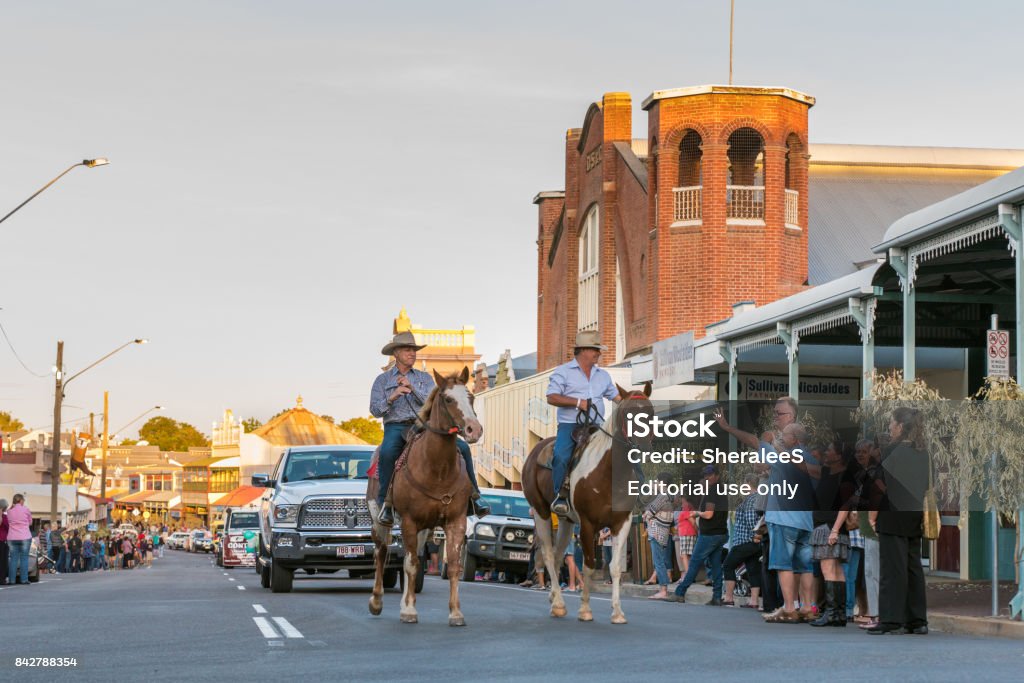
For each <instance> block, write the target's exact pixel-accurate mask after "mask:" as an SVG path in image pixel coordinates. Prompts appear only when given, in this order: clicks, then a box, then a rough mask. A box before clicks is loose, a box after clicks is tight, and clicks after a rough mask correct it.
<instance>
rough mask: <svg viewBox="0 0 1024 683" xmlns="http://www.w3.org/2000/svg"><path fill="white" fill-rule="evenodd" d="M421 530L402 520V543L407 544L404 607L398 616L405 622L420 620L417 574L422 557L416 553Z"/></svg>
mask: <svg viewBox="0 0 1024 683" xmlns="http://www.w3.org/2000/svg"><path fill="white" fill-rule="evenodd" d="M419 533H420V530H419V529H418V528H416V525H415V524H414V523H413V522H407V521H406V520H404V519H403V520H402V543H403V545H405V560H404V562H403V569H404V570H405V590H403V591H402V607H401V609H400V610H399V613H398V618H399V619H400V620H401V622H402V623H403V624H415V623H416V622H418V621H419V616H418V615H417V613H416V574H418V573H419V568H420V558H419V556H418V555H417V554H416V548H417V546H418V545H419Z"/></svg>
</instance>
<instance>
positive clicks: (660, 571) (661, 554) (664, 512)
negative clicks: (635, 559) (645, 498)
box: [643, 474, 673, 600]
mask: <svg viewBox="0 0 1024 683" xmlns="http://www.w3.org/2000/svg"><path fill="white" fill-rule="evenodd" d="M658 479H659V480H660V481H661V483H663V484H668V483H670V482H671V475H668V474H660V475H658ZM643 518H644V521H645V522H646V523H647V540H648V542H649V543H650V545H651V557H652V559H653V560H654V573H655V580H656V581H657V583H658V592H657V593H655V594H654V595H651V596H648V599H649V600H666V599H668V584H669V575H668V573H669V571H670V570H671V569H672V519H673V515H672V498H671V497H670V496H666V495H660V496H657V497H655V498H654V500H652V501H651V502H650V503H649V504H648V505H647V508H646V509H645V510H644V515H643Z"/></svg>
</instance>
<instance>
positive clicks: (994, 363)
mask: <svg viewBox="0 0 1024 683" xmlns="http://www.w3.org/2000/svg"><path fill="white" fill-rule="evenodd" d="M987 347H988V349H987V350H988V354H987V357H988V375H989V376H990V377H1009V376H1010V333H1009V331H1007V330H989V331H988V344H987Z"/></svg>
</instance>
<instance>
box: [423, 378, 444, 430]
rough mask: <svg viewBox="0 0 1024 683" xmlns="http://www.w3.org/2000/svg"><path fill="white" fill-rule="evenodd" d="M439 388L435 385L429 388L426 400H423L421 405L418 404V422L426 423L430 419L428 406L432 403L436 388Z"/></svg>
mask: <svg viewBox="0 0 1024 683" xmlns="http://www.w3.org/2000/svg"><path fill="white" fill-rule="evenodd" d="M439 388H440V387H438V386H436V385H435V386H434V388H433V389H431V390H430V394H429V395H428V396H427V400H425V401H424V402H423V405H422V406H420V411H419V413H418V416H419V420H420V424H427V422H428V421H429V420H430V407H431V406H433V405H434V397H435V396H436V395H437V390H438V389H439Z"/></svg>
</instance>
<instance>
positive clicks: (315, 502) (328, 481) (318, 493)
mask: <svg viewBox="0 0 1024 683" xmlns="http://www.w3.org/2000/svg"><path fill="white" fill-rule="evenodd" d="M373 450H374V446H364V445H343V446H302V447H297V448H289V449H288V450H286V451H285V452H284V453H282V454H281V457H280V459H279V460H278V462H277V466H276V467H275V468H274V472H273V473H272V475H270V476H268V475H266V474H257V475H254V476H253V477H252V485H253V486H265V487H267V488H270V489H273V492H272V493H271V495H269V496H265V497H264V498H263V500H262V501H261V503H260V514H259V523H260V534H259V543H258V550H257V557H256V563H257V565H258V568H259V572H260V583H261V584H262V585H263V587H264V588H270V589H271V590H272V591H273V592H275V593H287V592H289V591H291V590H292V582H293V580H294V578H295V571H296V570H298V569H302V570H304V571H305V572H306V573H309V574H312V573H321V572H323V573H333V572H336V571H338V570H339V569H345V570H347V571H348V575H349V577H350V578H357V579H358V578H367V577H370V576H373V572H374V564H373V551H374V546H373V542H372V540H371V538H370V529H371V526H372V522H371V519H370V512H369V509H368V508H367V505H366V483H367V479H366V472H367V470H368V469H369V465H370V458H371V456H372V455H373ZM404 557H405V549H404V547H403V546H402V543H401V536H400V531H399V528H398V526H397V525H396V526H395V528H394V529H393V531H392V542H391V545H390V546H389V553H388V560H387V565H386V567H385V571H384V586H385V587H386V588H392V587H394V586H395V584H396V583H398V581H399V579H400V577H399V574H402V575H403V576H404V572H401V571H400V570H401V568H402V562H403V560H404ZM403 580H404V579H403ZM416 583H417V585H416V589H417V590H420V589H422V585H423V574H422V569H421V573H420V577H419V578H418V580H417V582H416Z"/></svg>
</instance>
